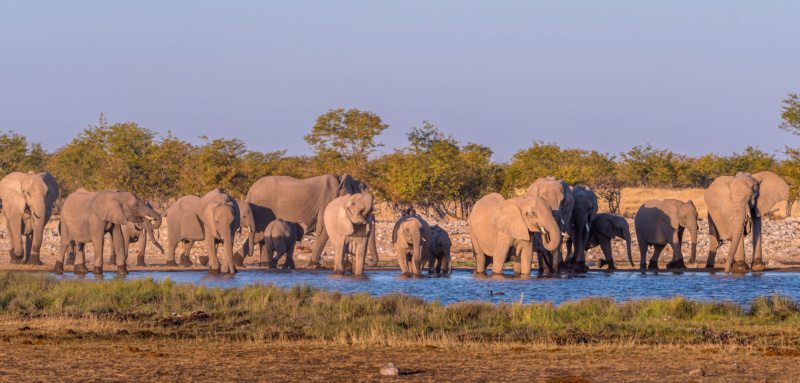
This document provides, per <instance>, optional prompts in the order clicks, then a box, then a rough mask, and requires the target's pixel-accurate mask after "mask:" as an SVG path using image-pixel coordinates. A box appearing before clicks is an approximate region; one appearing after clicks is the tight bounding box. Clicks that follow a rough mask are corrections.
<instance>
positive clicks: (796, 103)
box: [778, 93, 800, 136]
mask: <svg viewBox="0 0 800 383" xmlns="http://www.w3.org/2000/svg"><path fill="white" fill-rule="evenodd" d="M781 103H782V104H783V106H782V107H781V108H783V112H781V119H782V120H783V121H781V124H780V125H778V127H779V128H781V129H783V130H785V131H787V132H789V133H792V134H794V135H795V136H800V96H798V95H797V93H789V95H788V96H787V97H786V98H785V99H783V100H782V101H781Z"/></svg>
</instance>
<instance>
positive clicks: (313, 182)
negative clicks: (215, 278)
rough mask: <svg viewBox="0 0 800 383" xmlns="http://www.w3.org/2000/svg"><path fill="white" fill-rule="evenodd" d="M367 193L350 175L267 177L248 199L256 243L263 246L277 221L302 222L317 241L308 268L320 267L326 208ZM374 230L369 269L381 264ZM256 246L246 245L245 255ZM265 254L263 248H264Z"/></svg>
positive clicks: (370, 242)
mask: <svg viewBox="0 0 800 383" xmlns="http://www.w3.org/2000/svg"><path fill="white" fill-rule="evenodd" d="M361 192H368V189H367V185H366V184H364V183H363V182H360V181H356V180H354V179H353V177H351V176H350V175H349V174H345V175H344V176H342V177H341V178H340V177H336V176H333V175H330V174H327V175H322V176H317V177H311V178H306V179H297V178H293V177H288V176H268V177H262V178H260V179H259V180H258V181H256V182H255V183H254V184H253V186H252V187H250V190H249V191H248V192H247V198H246V199H245V200H246V201H247V202H249V203H250V206H251V207H252V209H253V218H254V219H255V226H256V233H255V238H254V242H255V243H258V244H259V245H260V246H263V243H264V230H266V228H267V225H268V224H269V223H270V222H272V221H274V220H275V219H277V218H280V219H283V220H284V221H289V222H303V223H304V224H305V225H306V233H314V236H315V237H316V240H315V241H314V247H313V249H312V251H311V262H310V263H309V265H308V266H309V267H319V265H320V258H321V255H322V249H323V248H324V247H325V244H326V243H327V242H328V231H327V230H326V228H325V207H326V206H328V204H329V203H330V202H331V201H333V200H334V199H336V198H338V197H341V196H345V195H351V194H355V193H361ZM374 237H375V233H374V230H373V232H372V234H371V237H370V238H369V244H368V247H369V248H370V251H369V252H370V253H372V254H370V255H371V256H372V260H371V262H369V263H368V265H369V266H375V265H377V263H378V254H377V251H376V250H377V249H376V246H375V238H374ZM253 250H254V249H253V246H252V245H247V246H243V247H242V249H241V250H240V252H241V254H242V255H243V256H245V257H246V256H248V255H251V254H253V253H254V252H253ZM261 250H262V251H263V248H262V249H261Z"/></svg>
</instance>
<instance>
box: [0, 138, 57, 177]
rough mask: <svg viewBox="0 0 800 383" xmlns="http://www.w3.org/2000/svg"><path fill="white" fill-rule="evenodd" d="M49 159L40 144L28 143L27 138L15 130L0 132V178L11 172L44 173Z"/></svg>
mask: <svg viewBox="0 0 800 383" xmlns="http://www.w3.org/2000/svg"><path fill="white" fill-rule="evenodd" d="M48 157H49V155H48V154H47V152H46V151H44V149H42V146H41V145H40V144H39V143H36V142H28V138H27V137H25V136H23V135H21V134H19V133H16V132H14V131H13V130H11V131H9V132H8V133H5V132H2V131H0V178H2V177H5V176H6V175H7V174H8V173H11V172H23V173H27V172H28V171H34V172H40V171H44V170H45V169H44V166H45V161H46V160H47V159H48Z"/></svg>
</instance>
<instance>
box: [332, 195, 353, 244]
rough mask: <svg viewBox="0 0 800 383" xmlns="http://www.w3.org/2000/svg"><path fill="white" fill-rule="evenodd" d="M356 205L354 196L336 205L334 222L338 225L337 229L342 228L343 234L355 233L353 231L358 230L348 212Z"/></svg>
mask: <svg viewBox="0 0 800 383" xmlns="http://www.w3.org/2000/svg"><path fill="white" fill-rule="evenodd" d="M340 198H341V197H340ZM354 206H355V200H354V199H353V198H347V199H345V200H344V203H342V204H341V205H340V206H336V211H335V212H334V224H335V225H336V226H337V229H339V230H342V234H344V235H350V234H353V232H354V231H355V230H356V229H355V227H354V226H353V222H352V221H350V217H349V215H348V214H347V210H348V209H351V208H353V207H354Z"/></svg>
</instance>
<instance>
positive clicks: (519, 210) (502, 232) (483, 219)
mask: <svg viewBox="0 0 800 383" xmlns="http://www.w3.org/2000/svg"><path fill="white" fill-rule="evenodd" d="M468 225H469V234H470V238H471V239H472V249H473V251H474V252H475V257H476V261H477V266H476V268H475V273H476V274H486V265H487V264H488V263H489V262H491V263H492V275H495V276H500V275H502V274H503V264H504V263H505V262H506V261H507V260H508V259H511V262H512V263H513V265H514V274H522V275H530V272H531V264H532V263H533V243H532V241H533V235H534V234H535V233H540V234H541V235H542V237H543V239H544V240H543V246H544V248H545V249H546V250H548V251H554V250H556V248H557V247H559V246H561V229H560V228H559V226H558V223H557V222H556V219H555V218H553V212H552V210H551V209H550V206H549V205H548V204H547V202H545V200H544V199H543V198H541V197H515V198H510V199H505V198H503V196H502V195H500V194H498V193H492V194H489V195H486V196H484V197H483V198H481V199H480V200H478V202H476V203H475V206H474V207H473V208H472V212H471V213H470V215H469V220H468ZM545 262H546V263H548V265H547V267H548V269H550V270H551V271H552V269H553V266H552V265H551V264H549V262H547V260H545Z"/></svg>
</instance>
